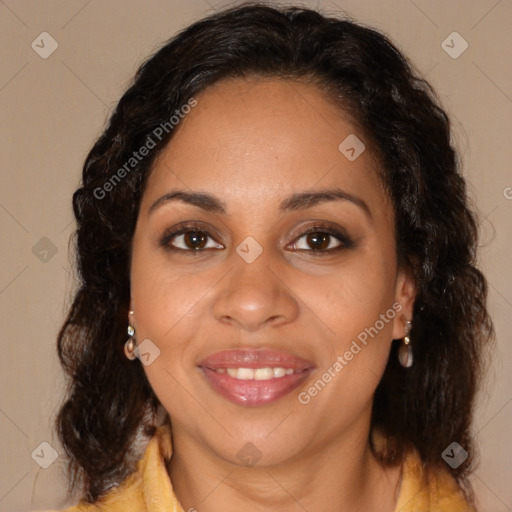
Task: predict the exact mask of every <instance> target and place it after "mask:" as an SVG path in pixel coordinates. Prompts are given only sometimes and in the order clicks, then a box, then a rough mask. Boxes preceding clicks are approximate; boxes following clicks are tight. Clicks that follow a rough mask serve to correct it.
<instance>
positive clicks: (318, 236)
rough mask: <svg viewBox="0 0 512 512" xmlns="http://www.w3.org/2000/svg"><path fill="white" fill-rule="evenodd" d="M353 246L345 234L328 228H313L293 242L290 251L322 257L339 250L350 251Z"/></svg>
mask: <svg viewBox="0 0 512 512" xmlns="http://www.w3.org/2000/svg"><path fill="white" fill-rule="evenodd" d="M353 245H354V244H353V242H352V240H351V239H350V238H349V237H348V236H347V235H346V234H343V233H340V232H338V231H336V230H334V229H331V228H328V227H322V226H314V227H312V228H310V229H308V230H306V231H305V232H304V233H303V234H302V235H301V236H300V237H298V238H297V239H296V240H295V242H294V244H293V246H292V249H296V250H300V251H308V252H310V253H312V254H315V255H317V254H318V255H322V254H328V253H330V252H334V251H337V250H341V249H350V248H351V247H353Z"/></svg>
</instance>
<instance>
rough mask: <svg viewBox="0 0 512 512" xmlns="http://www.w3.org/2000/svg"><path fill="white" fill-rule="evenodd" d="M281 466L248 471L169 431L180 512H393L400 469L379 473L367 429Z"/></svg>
mask: <svg viewBox="0 0 512 512" xmlns="http://www.w3.org/2000/svg"><path fill="white" fill-rule="evenodd" d="M353 430H354V431H353V433H352V435H347V434H346V433H344V435H343V437H342V438H341V436H340V438H333V439H330V440H328V441H326V442H325V443H323V444H321V445H320V446H318V445H316V446H315V448H314V449H311V450H309V451H308V452H307V453H302V454H300V455H298V456H296V457H294V458H293V460H289V461H287V462H284V463H280V464H279V465H268V466H264V467H259V466H254V467H246V466H240V465H235V464H232V463H231V462H228V461H226V460H225V459H224V458H221V457H219V456H218V455H216V454H214V453H212V452H211V451H210V450H209V449H208V448H206V447H205V446H203V445H202V444H201V443H198V442H197V440H195V439H194V438H192V437H190V436H189V435H188V434H187V433H186V432H182V431H181V430H180V429H175V428H173V445H174V451H173V456H172V458H171V461H170V463H169V467H168V470H169V475H170V478H171V482H172V485H173V488H174V492H175V494H176V497H177V498H178V501H179V502H180V504H181V505H182V507H183V509H184V510H186V511H188V510H191V511H193V510H198V511H201V512H220V511H222V512H231V511H238V510H240V509H242V508H244V509H249V510H254V511H264V510H265V511H266V510H269V509H270V510H272V511H275V512H281V511H282V512H285V511H286V512H288V511H290V510H294V509H296V510H301V509H302V510H337V511H340V512H345V511H347V512H349V511H350V512H355V511H363V510H364V511H365V512H373V511H375V512H377V511H379V512H392V511H393V510H394V508H395V504H396V501H397V498H398V488H399V483H400V472H401V468H399V467H394V468H383V467H382V466H381V465H380V464H379V463H378V462H377V460H376V459H375V457H374V456H373V454H372V452H371V449H370V446H369V442H368V437H369V436H368V429H367V430H366V434H365V435H363V434H362V433H361V430H356V429H353Z"/></svg>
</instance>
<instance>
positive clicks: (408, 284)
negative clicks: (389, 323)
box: [393, 270, 416, 340]
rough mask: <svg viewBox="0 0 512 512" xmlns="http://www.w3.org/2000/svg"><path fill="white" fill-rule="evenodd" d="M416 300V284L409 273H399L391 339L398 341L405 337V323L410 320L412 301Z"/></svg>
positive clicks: (412, 307)
mask: <svg viewBox="0 0 512 512" xmlns="http://www.w3.org/2000/svg"><path fill="white" fill-rule="evenodd" d="M415 299H416V283H415V282H414V279H413V277H412V275H411V274H410V272H407V271H405V270H403V271H399V273H398V277H397V281H396V291H395V304H397V308H396V311H397V315H396V316H395V318H394V320H393V339H394V340H398V339H400V338H403V337H404V336H405V335H406V332H405V326H406V321H407V320H409V321H411V320H412V314H413V311H414V301H415Z"/></svg>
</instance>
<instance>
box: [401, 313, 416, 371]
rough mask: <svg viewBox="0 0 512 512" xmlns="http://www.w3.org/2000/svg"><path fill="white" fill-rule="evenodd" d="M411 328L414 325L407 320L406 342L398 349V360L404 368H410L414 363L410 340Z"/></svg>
mask: <svg viewBox="0 0 512 512" xmlns="http://www.w3.org/2000/svg"><path fill="white" fill-rule="evenodd" d="M411 327H412V323H411V322H409V320H407V322H406V326H405V337H404V342H403V343H402V344H401V345H400V348H399V349H398V360H399V361H400V364H401V365H402V366H403V367H404V368H410V367H411V366H412V362H413V357H412V346H411V339H410V338H409V333H410V332H411Z"/></svg>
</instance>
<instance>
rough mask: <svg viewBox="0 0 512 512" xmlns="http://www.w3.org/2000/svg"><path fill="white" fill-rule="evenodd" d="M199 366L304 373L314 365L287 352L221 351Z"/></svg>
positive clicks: (262, 350) (204, 360) (212, 368)
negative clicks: (289, 369)
mask: <svg viewBox="0 0 512 512" xmlns="http://www.w3.org/2000/svg"><path fill="white" fill-rule="evenodd" d="M199 366H202V367H206V368H210V369H211V370H218V369H219V368H265V367H274V368H275V367H281V368H285V369H287V368H293V369H294V370H295V371H296V372H300V371H305V370H307V369H309V368H312V367H313V366H314V365H313V363H312V362H311V361H307V360H305V359H302V358H301V357H298V356H294V355H292V354H290V353H288V352H281V351H277V350H268V349H260V350H254V349H234V350H221V351H219V352H215V353H214V354H211V355H209V356H208V357H207V358H205V359H203V360H202V361H201V362H200V363H199Z"/></svg>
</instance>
